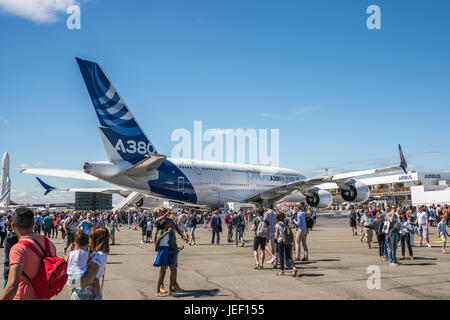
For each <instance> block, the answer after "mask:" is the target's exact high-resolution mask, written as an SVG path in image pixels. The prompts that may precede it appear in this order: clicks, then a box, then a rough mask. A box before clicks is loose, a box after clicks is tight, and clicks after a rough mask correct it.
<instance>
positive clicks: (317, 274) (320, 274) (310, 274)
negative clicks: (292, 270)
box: [298, 272, 325, 278]
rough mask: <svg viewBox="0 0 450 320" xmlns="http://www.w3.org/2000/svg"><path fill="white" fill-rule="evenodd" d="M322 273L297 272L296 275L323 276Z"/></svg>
mask: <svg viewBox="0 0 450 320" xmlns="http://www.w3.org/2000/svg"><path fill="white" fill-rule="evenodd" d="M324 275H325V274H324V273H301V272H300V273H299V274H298V277H300V278H301V277H323V276H324Z"/></svg>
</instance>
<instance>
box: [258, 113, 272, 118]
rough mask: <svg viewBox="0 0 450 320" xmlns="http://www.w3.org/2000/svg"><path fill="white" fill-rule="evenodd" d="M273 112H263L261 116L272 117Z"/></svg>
mask: <svg viewBox="0 0 450 320" xmlns="http://www.w3.org/2000/svg"><path fill="white" fill-rule="evenodd" d="M271 115H272V114H270V113H268V112H262V113H261V114H260V116H261V117H263V118H268V117H270V116H271Z"/></svg>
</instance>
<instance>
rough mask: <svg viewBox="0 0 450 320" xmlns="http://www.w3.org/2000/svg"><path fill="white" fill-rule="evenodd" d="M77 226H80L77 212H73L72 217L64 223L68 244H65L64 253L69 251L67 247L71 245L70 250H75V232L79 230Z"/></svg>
mask: <svg viewBox="0 0 450 320" xmlns="http://www.w3.org/2000/svg"><path fill="white" fill-rule="evenodd" d="M77 226H78V218H77V213H76V212H72V214H71V215H70V218H68V219H66V221H65V222H64V224H63V229H64V232H65V233H66V236H67V239H66V245H65V246H64V254H66V253H67V249H68V248H69V247H71V249H70V250H73V248H74V246H75V232H77Z"/></svg>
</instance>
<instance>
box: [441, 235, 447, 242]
mask: <svg viewBox="0 0 450 320" xmlns="http://www.w3.org/2000/svg"><path fill="white" fill-rule="evenodd" d="M441 240H442V242H447V235H446V234H442V233H441Z"/></svg>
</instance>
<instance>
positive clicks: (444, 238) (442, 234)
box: [437, 215, 448, 253]
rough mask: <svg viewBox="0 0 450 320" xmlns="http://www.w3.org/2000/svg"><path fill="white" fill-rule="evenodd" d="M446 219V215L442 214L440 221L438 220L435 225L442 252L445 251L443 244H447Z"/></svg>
mask: <svg viewBox="0 0 450 320" xmlns="http://www.w3.org/2000/svg"><path fill="white" fill-rule="evenodd" d="M446 221H447V217H446V216H445V215H444V216H442V219H441V222H439V224H438V226H437V231H438V237H439V236H440V237H441V240H442V253H447V251H446V250H445V245H446V244H447V236H448V232H447V223H446Z"/></svg>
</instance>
